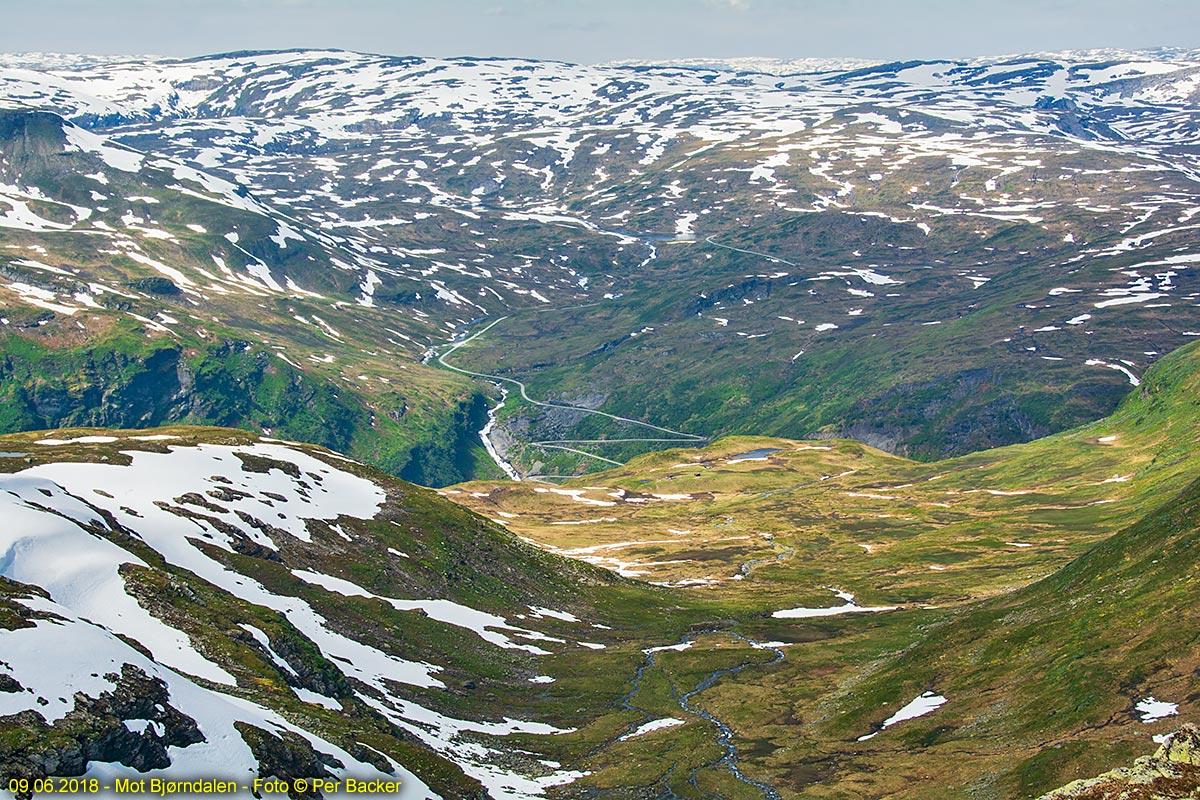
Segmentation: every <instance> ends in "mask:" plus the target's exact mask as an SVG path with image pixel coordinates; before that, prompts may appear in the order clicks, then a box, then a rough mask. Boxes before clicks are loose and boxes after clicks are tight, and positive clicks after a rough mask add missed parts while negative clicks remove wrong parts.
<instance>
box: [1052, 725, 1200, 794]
mask: <svg viewBox="0 0 1200 800" xmlns="http://www.w3.org/2000/svg"><path fill="white" fill-rule="evenodd" d="M1195 797H1200V728H1197V727H1196V726H1195V725H1191V724H1187V725H1184V726H1183V727H1181V728H1180V729H1179V730H1178V731H1176V732H1175V733H1174V734H1172V735H1171V738H1170V739H1168V740H1167V741H1166V742H1165V743H1164V744H1163V745H1162V746H1161V747H1159V748H1158V750H1157V751H1156V752H1155V753H1154V755H1150V756H1143V757H1142V758H1139V759H1137V760H1136V761H1134V762H1133V766H1131V767H1120V768H1118V769H1114V770H1112V771H1111V772H1106V773H1104V774H1103V775H1099V776H1097V777H1095V778H1086V779H1084V780H1078V781H1072V782H1071V783H1069V784H1067V785H1066V786H1064V787H1062V788H1061V789H1055V790H1054V791H1053V792H1050V793H1049V794H1045V795H1042V796H1041V797H1040V798H1038V800H1177V798H1178V799H1179V800H1182V798H1195Z"/></svg>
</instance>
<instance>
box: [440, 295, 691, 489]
mask: <svg viewBox="0 0 1200 800" xmlns="http://www.w3.org/2000/svg"><path fill="white" fill-rule="evenodd" d="M508 318H509V315H505V316H503V317H500V318H498V319H496V320H494V321H492V322H491V323H489V324H488V325H487V326H485V327H484V328H482V329H480V330H478V331H476V332H475V333H473V334H472V335H471V336H468V337H467V338H465V339H463V340H462V341H459V342H452V343H450V346H449V349H448V350H446V352H444V353H441V354H439V355H438V356H437V362H438V364H440V365H442V366H443V367H445V368H446V369H448V370H451V371H453V372H457V373H460V374H462V375H469V376H471V377H473V378H482V379H484V380H488V381H491V382H493V383H496V384H497V385H498V384H499V383H500V382H504V383H508V384H512V385H513V386H516V387H517V389H518V390H519V391H520V393H521V398H522V399H523V400H524V401H525V402H527V403H529V404H530V405H535V406H541V407H542V408H560V409H566V410H570V411H580V412H583V413H585V414H594V415H596V416H599V417H606V418H608V419H611V420H615V421H617V422H625V423H629V424H631V425H640V426H642V427H644V428H649V429H650V430H653V431H658V432H659V433H666V434H670V435H671V437H672V438H669V439H667V438H644V439H632V438H626V439H561V440H558V439H552V440H542V441H536V442H529V443H528V444H530V445H534V446H537V447H542V448H548V449H553V450H565V451H566V452H569V453H576V454H578V455H582V456H587V457H588V458H594V459H596V460H597V461H603V462H605V463H606V464H614V465H616V466H618V467H620V466H624V464H622V462H620V461H614V460H612V459H611V458H605V457H604V456H598V455H596V454H595V453H588V452H586V451H583V450H577V449H575V448H572V447H566V446H565V445H567V444H611V443H615V442H679V443H684V442H707V441H708V437H706V436H698V435H696V434H694V433H684V432H683V431H677V430H672V429H671V428H664V427H663V426H661V425H654V424H653V423H650V422H644V421H643V420H640V419H631V418H630V417H622V416H620V415H619V414H610V413H608V412H607V411H596V410H595V409H591V408H584V407H583V406H573V405H570V404H567V403H550V402H546V401H544V400H534V399H533V398H532V397H530V396H529V392H528V390H527V389H526V387H525V384H524V383H523V382H522V381H519V380H517V379H516V378H506V377H504V376H502V375H492V374H489V373H486V372H473V371H471V370H468V369H463V368H462V367H456V366H454V365H453V364H450V363H448V362H447V361H446V357H447V356H450V355H453V354H454V352H455V351H457V350H458V349H459V348H460V347H462V346H464V345H466V344H469V343H470V342H472V341H474V340H475V339H477V338H479V337H480V336H482V335H483V334H485V333H487V332H488V331H490V330H491V329H492V328H494V327H496V326H497V325H499V324H500V323H501V322H503V321H504V320H506V319H508ZM443 346H445V345H443ZM488 452H489V453H491V454H493V459H496V458H497V455H496V454H495V453H494V450H493V448H488ZM497 463H498V464H500V466H501V468H503V469H505V473H506V474H510V475H511V473H510V472H509V470H510V469H511V467H507V468H506V465H505V464H503V463H500V461H497Z"/></svg>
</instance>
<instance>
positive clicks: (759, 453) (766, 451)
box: [729, 447, 779, 461]
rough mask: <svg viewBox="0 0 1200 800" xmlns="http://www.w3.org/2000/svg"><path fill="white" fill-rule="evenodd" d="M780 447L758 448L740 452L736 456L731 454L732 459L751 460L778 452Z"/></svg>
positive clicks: (730, 458)
mask: <svg viewBox="0 0 1200 800" xmlns="http://www.w3.org/2000/svg"><path fill="white" fill-rule="evenodd" d="M778 452H779V448H778V447H762V448H759V449H758V450H750V451H749V452H746V453H738V454H737V455H736V456H729V460H730V461H751V460H754V459H763V458H766V457H767V456H769V455H770V454H771V453H778Z"/></svg>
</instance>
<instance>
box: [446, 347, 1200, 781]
mask: <svg viewBox="0 0 1200 800" xmlns="http://www.w3.org/2000/svg"><path fill="white" fill-rule="evenodd" d="M1198 359H1200V348H1198V347H1197V346H1196V345H1192V346H1189V347H1187V348H1185V349H1183V350H1181V351H1179V352H1177V353H1174V354H1172V355H1171V356H1170V357H1168V358H1165V359H1163V360H1162V361H1161V362H1160V363H1159V364H1157V365H1156V366H1155V367H1154V368H1153V369H1152V370H1150V372H1149V373H1147V375H1146V376H1145V381H1144V382H1143V383H1142V385H1141V387H1139V389H1138V390H1136V391H1134V392H1132V393H1130V395H1129V396H1128V397H1127V398H1126V399H1125V401H1124V402H1123V403H1122V404H1121V406H1120V407H1119V409H1118V410H1117V412H1116V413H1115V414H1113V415H1112V416H1110V417H1108V418H1105V419H1103V420H1100V421H1098V422H1096V423H1094V424H1092V425H1088V426H1085V427H1082V428H1079V429H1075V430H1072V431H1068V432H1065V433H1063V434H1059V435H1057V436H1054V437H1049V438H1047V439H1042V440H1038V441H1035V442H1031V443H1029V444H1023V445H1014V446H1010V447H1007V448H1000V449H996V450H992V451H988V452H986V453H979V454H974V455H971V456H966V457H963V458H959V459H952V460H947V461H943V462H937V463H933V464H925V463H920V462H913V461H907V460H905V459H900V458H897V457H895V456H890V455H887V454H885V453H881V452H879V451H874V450H871V449H870V448H867V447H865V446H863V445H861V444H858V443H855V442H833V441H823V442H822V441H818V442H795V441H785V440H772V439H765V438H763V439H733V440H729V441H723V442H718V443H716V444H715V445H713V446H711V447H708V448H703V449H700V450H677V451H667V452H663V453H657V454H653V455H648V456H644V457H642V458H639V459H635V460H634V461H633V462H631V463H630V464H629V465H628V466H626V467H624V468H620V469H614V470H612V471H610V472H605V473H599V474H596V475H590V476H587V477H585V478H581V479H578V480H576V481H572V482H567V483H565V484H564V485H562V486H561V487H553V486H549V487H548V486H545V485H536V484H512V483H502V484H482V483H472V484H465V485H463V486H460V487H450V488H448V489H445V490H443V494H445V495H446V496H448V497H450V498H451V499H454V500H456V501H457V502H460V503H463V504H464V505H467V506H469V507H471V508H474V509H476V510H479V511H480V512H481V513H484V514H487V515H488V516H491V517H492V518H493V519H495V520H497V521H499V522H503V523H504V524H505V525H506V526H508V527H509V528H510V529H511V530H513V531H514V532H517V533H518V534H519V535H521V536H522V537H524V538H529V539H533V540H536V541H538V542H540V543H542V544H543V546H546V547H548V548H549V549H551V550H552V551H554V552H559V553H564V554H568V555H572V556H573V557H575V558H579V559H581V560H585V561H589V562H592V563H595V564H598V565H602V566H606V567H608V568H611V569H617V570H619V571H621V572H622V573H623V574H628V575H632V576H636V577H639V578H642V579H648V580H652V581H655V582H659V583H663V584H667V585H670V586H675V587H679V590H680V591H684V592H687V593H688V594H692V595H695V596H704V597H710V598H720V599H721V600H722V602H724V603H725V604H726V606H727V607H728V608H729V609H730V610H731V611H732V610H734V609H741V610H742V612H743V613H745V612H747V611H748V612H750V616H748V617H743V618H742V622H741V623H740V624H738V625H737V626H736V627H734V628H732V629H728V630H731V631H732V632H734V633H737V634H739V635H741V636H744V637H746V639H745V640H741V641H743V645H742V646H741V647H742V649H741V652H740V653H739V652H738V650H737V640H732V641H731V640H730V639H729V638H728V637H729V633H728V632H727V631H726V632H721V631H713V632H710V633H709V634H706V635H702V636H696V637H693V639H692V640H690V641H689V642H688V643H687V647H685V648H681V652H678V653H675V652H672V653H664V654H663V655H662V657H661V659H660V660H661V663H660V664H659V665H658V669H660V670H661V671H662V676H661V677H659V678H657V680H656V681H654V682H651V681H648V680H647V681H645V682H644V683H645V684H646V688H644V689H642V690H641V691H640V693H639V694H638V697H639V698H640V699H641V702H643V703H646V704H647V705H650V704H659V705H660V707H670V705H671V704H672V703H673V702H674V700H672V699H671V697H672V693H673V692H678V691H680V689H679V688H678V687H680V686H687V685H692V684H690V683H689V681H693V680H696V677H695V676H696V675H698V674H703V673H704V672H705V671H706V670H708V669H709V668H710V665H711V664H713V663H714V662H715V663H720V659H722V658H726V659H727V658H730V657H741V658H743V659H746V661H744V662H743V663H747V662H751V663H757V664H758V667H759V668H757V669H750V668H747V669H745V670H743V671H741V672H740V673H739V674H738V676H737V678H736V679H732V678H730V679H728V680H722V681H719V682H716V683H715V685H713V686H712V688H711V689H708V691H706V692H705V694H704V698H705V700H704V707H705V708H706V709H708V710H709V711H710V712H711V713H712V714H714V715H716V716H717V717H719V718H720V719H722V720H723V721H724V722H725V723H726V724H728V725H729V726H730V727H731V729H732V730H733V731H734V732H735V734H734V739H733V741H734V743H735V746H736V748H737V755H738V762H739V763H740V764H741V768H742V770H743V772H745V773H746V774H747V775H749V776H751V777H752V778H753V779H754V780H756V781H758V782H760V783H763V784H766V785H769V786H771V787H773V788H774V790H776V791H777V792H778V793H779V795H780V796H782V797H805V798H808V797H846V796H852V797H872V798H879V797H888V798H893V797H894V798H901V797H906V798H907V797H911V798H935V797H936V798H940V797H946V798H951V797H962V796H973V797H988V798H1018V797H1033V796H1036V795H1037V794H1040V793H1041V792H1044V791H1048V790H1050V789H1052V788H1054V787H1055V786H1058V785H1060V784H1062V783H1065V782H1067V781H1069V780H1072V779H1074V778H1081V777H1085V776H1089V775H1092V774H1095V773H1097V772H1102V771H1104V770H1105V769H1107V768H1109V767H1111V766H1114V765H1116V764H1120V763H1122V762H1124V761H1126V760H1128V759H1130V758H1132V756H1134V755H1137V754H1142V753H1149V752H1150V749H1151V748H1150V745H1151V743H1150V740H1149V734H1151V733H1154V734H1161V733H1163V732H1164V731H1165V730H1167V729H1168V726H1169V725H1174V724H1177V723H1178V722H1179V721H1181V720H1183V721H1191V720H1193V719H1194V718H1195V712H1194V710H1193V709H1191V708H1190V706H1189V705H1188V703H1189V702H1190V701H1189V700H1188V698H1190V697H1191V692H1192V691H1193V689H1192V683H1193V680H1192V674H1191V673H1192V668H1191V667H1190V666H1189V665H1190V664H1191V661H1192V660H1193V656H1194V653H1192V652H1191V650H1190V649H1189V648H1192V645H1193V644H1194V643H1193V642H1192V640H1193V638H1194V636H1193V634H1192V632H1191V631H1192V630H1193V626H1191V625H1190V624H1188V623H1187V618H1188V615H1189V614H1191V613H1192V612H1191V610H1190V609H1191V606H1192V605H1194V604H1195V598H1194V597H1192V596H1191V595H1190V594H1188V592H1189V591H1190V590H1189V588H1188V587H1189V586H1190V585H1191V583H1190V579H1188V578H1187V575H1189V574H1190V570H1191V566H1190V565H1191V564H1192V563H1193V561H1194V559H1192V558H1191V557H1190V556H1189V555H1188V551H1187V548H1188V547H1190V546H1191V545H1190V544H1189V543H1190V542H1192V540H1193V539H1195V536H1196V533H1197V530H1198V522H1197V517H1196V513H1195V512H1196V510H1197V506H1196V498H1197V497H1198V496H1200V494H1198V492H1200V489H1198V485H1197V484H1196V483H1195V475H1196V465H1197V460H1196V459H1197V455H1198V453H1197V449H1196V442H1197V438H1196V436H1197V424H1198V423H1197V421H1198V420H1200V408H1198V406H1197V402H1198V401H1197V398H1198V397H1200V392H1198V390H1200V385H1198V381H1200V361H1198ZM835 592H836V593H837V595H836V596H835ZM839 598H840V599H839ZM746 641H750V642H755V643H764V642H765V643H768V645H769V646H771V645H773V646H774V647H776V648H777V650H778V654H779V658H778V659H776V660H775V661H774V662H773V663H772V665H771V666H770V667H769V668H767V666H766V665H767V664H768V663H769V662H771V659H770V658H768V657H767V654H765V653H764V654H763V655H761V656H759V657H757V658H754V653H755V652H756V651H755V649H754V648H753V647H752V646H749V645H747V644H745V642H746ZM760 646H761V644H760ZM731 648H732V650H731ZM922 697H926V698H932V699H933V700H935V701H940V702H932V701H931V702H930V703H929V704H925V705H924V706H923V705H922V702H919V701H921V698H922ZM1152 698H1154V699H1152ZM910 700H911V701H912V704H910V705H911V708H910V707H909V705H906V704H908V703H909V701H910ZM1160 702H1161V703H1170V704H1171V705H1170V706H1162V705H1158V703H1160ZM1145 704H1149V705H1145ZM943 706H944V708H943ZM1139 706H1141V707H1142V708H1144V709H1149V710H1151V711H1155V710H1159V709H1161V710H1162V712H1166V711H1172V709H1176V710H1177V711H1178V715H1177V716H1176V715H1175V714H1174V713H1173V712H1172V713H1171V714H1170V715H1169V716H1170V719H1169V720H1164V721H1163V722H1158V723H1157V724H1154V725H1149V724H1144V723H1143V722H1142V721H1141V720H1142V716H1143V715H1142V712H1141V711H1139V710H1138V709H1139ZM901 707H904V708H905V709H907V710H908V711H910V712H912V714H901V715H899V717H898V720H897V721H895V722H892V723H891V724H888V725H887V726H886V727H884V725H883V724H884V722H885V721H888V720H889V719H890V717H891V716H892V715H893V714H894V713H896V712H897V709H899V708H901ZM1176 707H1177V708H1176ZM916 711H922V713H921V714H916V713H915V712H916ZM1162 712H1160V713H1162ZM926 714H927V715H928V718H927V719H926V718H925V716H924V715H926ZM910 716H919V717H921V719H920V721H913V722H907V721H906V720H907V718H909V717H910ZM1146 716H1147V719H1149V720H1156V719H1158V718H1159V717H1158V716H1156V714H1154V713H1151V714H1148V715H1146ZM901 722H903V723H904V724H902V725H901V724H900V723H901ZM892 725H897V726H898V727H897V728H896V730H894V731H893V730H890V728H891V727H892ZM679 730H680V732H681V733H680V734H679V735H682V731H686V730H687V729H686V727H684V728H680V729H679ZM660 736H661V737H662V741H661V744H660V747H661V748H662V749H661V750H655V753H656V755H655V757H654V758H655V759H657V760H655V761H653V762H652V764H647V765H646V766H645V774H646V775H657V776H659V780H662V781H664V782H668V783H669V784H670V785H671V786H672V787H673V789H674V790H675V791H677V792H680V793H681V796H686V794H685V793H683V790H682V789H681V788H680V784H679V783H678V782H676V781H675V780H674V779H673V778H672V777H671V776H673V775H674V774H675V773H673V772H671V770H670V754H671V753H674V752H677V748H679V747H681V746H684V745H683V741H684V740H681V739H676V740H675V741H674V742H672V741H670V740H669V739H668V738H667V737H669V736H670V734H665V733H664V734H660ZM868 742H869V743H868ZM608 770H609V772H608V773H607V775H609V776H612V779H614V780H615V779H616V778H615V776H616V775H618V774H620V767H619V766H618V765H617V763H615V762H614V763H611V764H610V765H609V766H608ZM599 774H601V775H605V774H606V773H603V772H602V773H599ZM586 780H588V781H591V780H594V778H588V779H586ZM647 780H649V779H648V778H647ZM712 786H723V788H722V789H721V790H719V791H727V790H728V791H730V793H729V794H728V795H724V794H723V795H722V796H733V797H740V796H742V794H740V793H738V792H736V791H732V790H729V787H728V786H724V785H723V784H719V783H718V784H712ZM745 796H747V797H751V796H761V795H755V794H754V793H753V792H749V793H747V794H745Z"/></svg>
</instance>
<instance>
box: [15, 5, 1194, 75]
mask: <svg viewBox="0 0 1200 800" xmlns="http://www.w3.org/2000/svg"><path fill="white" fill-rule="evenodd" d="M0 21H2V25H0V52H9V53H14V52H63V53H96V54H114V53H138V54H142V53H144V54H158V55H170V56H191V55H202V54H210V53H218V52H228V51H232V50H267V49H283V48H293V47H316V48H340V49H346V50H359V51H364V52H371V53H387V54H393V55H420V56H456V55H471V56H503V57H527V58H544V59H555V60H561V61H572V62H576V63H584V64H590V63H597V62H603V61H610V60H616V59H631V58H640V59H670V58H681V57H737V56H765V57H774V58H806V57H846V56H849V57H860V58H878V59H887V60H894V59H897V60H898V59H918V58H920V59H930V58H954V57H965V56H976V55H1005V54H1012V53H1025V52H1033V51H1044V50H1065V49H1090V48H1101V47H1119V48H1127V49H1141V48H1154V47H1182V48H1198V49H1200V2H1198V0H390V1H389V0H103V1H102V0H0Z"/></svg>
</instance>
